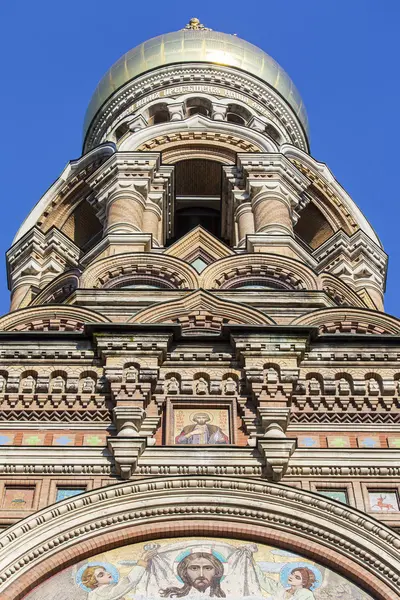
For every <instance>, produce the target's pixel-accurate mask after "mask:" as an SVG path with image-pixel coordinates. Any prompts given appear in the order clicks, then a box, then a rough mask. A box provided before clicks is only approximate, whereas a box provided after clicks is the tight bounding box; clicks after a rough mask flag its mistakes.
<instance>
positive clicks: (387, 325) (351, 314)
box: [292, 307, 400, 335]
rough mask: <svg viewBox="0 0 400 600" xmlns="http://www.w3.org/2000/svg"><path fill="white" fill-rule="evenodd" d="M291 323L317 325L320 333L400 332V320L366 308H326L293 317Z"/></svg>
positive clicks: (396, 333) (395, 333)
mask: <svg viewBox="0 0 400 600" xmlns="http://www.w3.org/2000/svg"><path fill="white" fill-rule="evenodd" d="M292 324H293V325H306V326H312V327H319V331H320V333H327V334H330V333H332V334H337V333H349V334H356V333H361V334H375V335H377V334H378V335H382V334H394V335H399V334H400V320H399V319H396V318H395V317H391V316H390V315H387V314H385V313H381V312H378V311H376V310H369V309H367V308H365V309H361V308H351V307H348V308H347V307H346V308H327V309H320V310H316V311H314V312H311V313H307V314H306V315H302V316H301V317H299V318H297V319H295V320H294V321H293V323H292Z"/></svg>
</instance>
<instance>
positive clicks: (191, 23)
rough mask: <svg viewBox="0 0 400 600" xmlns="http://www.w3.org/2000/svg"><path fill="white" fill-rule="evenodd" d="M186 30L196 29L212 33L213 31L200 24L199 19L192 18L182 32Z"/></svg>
mask: <svg viewBox="0 0 400 600" xmlns="http://www.w3.org/2000/svg"><path fill="white" fill-rule="evenodd" d="M185 29H194V30H195V31H198V30H201V31H212V29H210V28H209V27H205V26H204V25H203V23H200V21H199V19H198V18H197V17H192V18H191V19H190V21H189V23H188V24H187V25H185V27H184V28H183V29H182V31H184V30H185Z"/></svg>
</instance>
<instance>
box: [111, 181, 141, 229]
mask: <svg viewBox="0 0 400 600" xmlns="http://www.w3.org/2000/svg"><path fill="white" fill-rule="evenodd" d="M144 209H145V199H144V198H143V196H141V195H140V194H139V193H136V194H133V193H132V192H125V193H124V192H122V191H119V192H116V193H115V194H114V195H112V196H111V197H110V198H109V200H108V202H107V209H106V223H105V231H106V232H107V233H110V232H112V233H117V232H118V233H137V232H138V231H141V230H142V226H143V215H144Z"/></svg>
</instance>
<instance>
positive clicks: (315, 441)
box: [298, 435, 320, 448]
mask: <svg viewBox="0 0 400 600" xmlns="http://www.w3.org/2000/svg"><path fill="white" fill-rule="evenodd" d="M298 444H299V447H303V448H319V447H320V443H319V436H317V435H307V436H301V437H299V438H298Z"/></svg>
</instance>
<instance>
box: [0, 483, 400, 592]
mask: <svg viewBox="0 0 400 600" xmlns="http://www.w3.org/2000/svg"><path fill="white" fill-rule="evenodd" d="M184 536H187V537H192V538H193V537H200V536H203V537H205V536H219V537H225V538H236V539H240V540H245V541H249V542H258V543H267V544H268V543H270V544H271V545H274V546H278V547H280V548H282V549H286V550H289V551H292V552H295V553H297V554H300V555H302V556H304V557H305V558H309V559H311V560H313V559H314V560H316V561H318V562H319V563H320V564H322V566H326V567H328V568H330V569H332V570H334V571H336V572H338V573H339V574H341V575H342V576H344V577H347V578H348V579H349V580H350V581H352V583H354V584H355V585H357V586H359V587H361V588H362V589H363V590H365V592H367V593H369V594H370V595H371V596H372V597H373V598H374V600H399V599H400V591H399V582H400V563H399V550H400V536H399V535H398V534H396V533H395V532H394V531H393V530H391V529H389V528H388V527H386V526H385V525H383V524H381V523H380V522H378V521H376V520H375V519H374V518H372V517H371V516H369V515H367V514H365V513H361V512H359V511H357V510H356V509H354V508H351V507H349V506H346V505H343V504H341V503H339V502H335V501H333V500H330V499H328V498H325V497H321V496H318V495H317V494H313V493H311V492H307V491H304V490H299V489H296V488H292V487H289V486H285V485H282V484H277V483H269V482H266V481H263V480H255V479H248V478H231V477H226V478H225V477H223V478H221V477H212V476H204V477H175V478H157V479H142V480H137V481H129V482H126V483H120V484H116V485H113V486H109V487H106V488H103V489H101V490H98V489H96V490H93V491H90V492H87V493H85V494H81V495H79V496H75V497H73V498H69V499H67V500H64V501H62V502H59V503H57V504H55V505H52V506H50V507H47V508H45V509H43V510H41V511H39V512H37V513H35V514H33V515H31V516H29V517H27V518H26V519H24V520H23V521H21V522H19V523H17V524H16V525H14V526H12V527H10V528H9V529H7V530H6V531H4V532H3V533H2V534H1V535H0V595H1V598H3V599H4V600H22V598H23V597H24V596H25V594H26V593H27V592H28V591H30V590H32V588H34V587H36V585H38V584H40V583H41V582H43V581H45V580H46V579H48V578H49V577H51V576H53V575H54V574H56V573H58V572H59V571H61V570H62V569H64V568H66V567H68V566H71V565H74V564H76V563H78V562H79V561H81V560H84V559H88V558H89V557H93V556H95V555H96V554H98V553H100V552H105V551H107V550H110V549H112V548H118V547H120V546H124V545H127V544H131V543H134V542H144V541H146V540H154V539H160V538H163V537H168V538H171V537H172V538H173V537H184Z"/></svg>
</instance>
